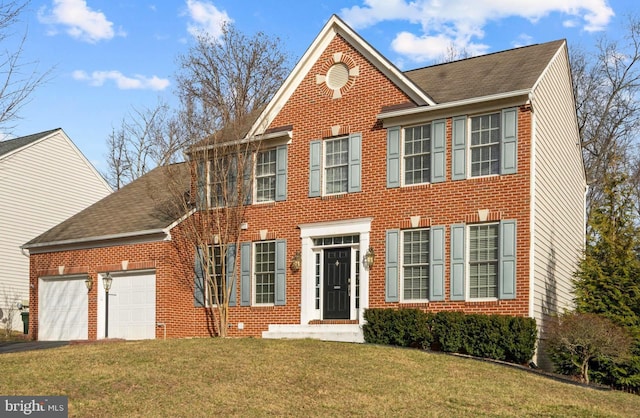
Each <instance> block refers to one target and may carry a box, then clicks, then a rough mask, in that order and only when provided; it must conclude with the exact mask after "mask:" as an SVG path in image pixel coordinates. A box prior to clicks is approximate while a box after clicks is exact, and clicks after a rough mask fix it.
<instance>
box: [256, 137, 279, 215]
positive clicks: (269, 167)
mask: <svg viewBox="0 0 640 418" xmlns="http://www.w3.org/2000/svg"><path fill="white" fill-rule="evenodd" d="M274 200H276V150H275V149H272V150H267V151H262V152H259V153H258V155H257V156H256V201H258V202H272V201H274Z"/></svg>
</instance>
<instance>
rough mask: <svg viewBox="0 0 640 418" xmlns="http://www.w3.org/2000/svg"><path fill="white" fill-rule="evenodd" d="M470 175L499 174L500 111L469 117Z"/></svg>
mask: <svg viewBox="0 0 640 418" xmlns="http://www.w3.org/2000/svg"><path fill="white" fill-rule="evenodd" d="M469 147H470V150H471V177H478V176H489V175H492V174H500V113H492V114H490V115H482V116H474V117H472V118H471V143H470V145H469Z"/></svg>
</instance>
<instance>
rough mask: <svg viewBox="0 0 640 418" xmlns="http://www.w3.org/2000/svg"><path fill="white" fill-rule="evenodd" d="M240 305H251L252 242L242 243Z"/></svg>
mask: <svg viewBox="0 0 640 418" xmlns="http://www.w3.org/2000/svg"><path fill="white" fill-rule="evenodd" d="M240 305H241V306H250V305H251V243H250V242H243V243H242V244H240Z"/></svg>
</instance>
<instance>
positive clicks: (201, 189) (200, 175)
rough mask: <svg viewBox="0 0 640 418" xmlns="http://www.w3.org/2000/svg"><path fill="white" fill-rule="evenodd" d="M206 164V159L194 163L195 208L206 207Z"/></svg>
mask: <svg viewBox="0 0 640 418" xmlns="http://www.w3.org/2000/svg"><path fill="white" fill-rule="evenodd" d="M206 168H207V164H206V161H198V163H197V165H196V208H197V209H199V210H202V209H206V208H207V190H206V185H207V178H206V175H207V169H206Z"/></svg>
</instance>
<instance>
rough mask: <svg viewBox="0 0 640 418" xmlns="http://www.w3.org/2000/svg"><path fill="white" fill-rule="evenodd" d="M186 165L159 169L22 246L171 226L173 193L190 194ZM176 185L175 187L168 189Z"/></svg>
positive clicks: (174, 195)
mask: <svg viewBox="0 0 640 418" xmlns="http://www.w3.org/2000/svg"><path fill="white" fill-rule="evenodd" d="M189 181H190V177H189V166H188V164H187V163H179V164H172V165H169V166H162V167H158V168H156V169H154V170H152V171H150V172H149V173H147V174H145V175H144V176H142V177H140V178H139V179H137V180H135V181H133V182H131V183H129V184H128V185H126V186H124V187H123V188H122V189H120V190H118V191H116V192H114V193H112V194H110V195H109V196H107V197H105V198H104V199H102V200H100V201H98V202H96V203H94V204H93V205H91V206H89V207H88V208H86V209H84V210H83V211H81V212H79V213H77V214H76V215H74V216H72V217H71V218H69V219H67V220H66V221H64V222H62V223H60V224H58V225H56V226H55V227H53V228H51V229H50V230H48V231H47V232H45V233H43V234H42V235H40V236H38V237H37V238H34V239H33V240H31V241H29V242H28V243H26V244H25V245H24V247H25V248H29V247H35V246H42V245H44V244H52V243H58V242H69V241H74V240H87V239H90V238H103V237H108V236H114V235H115V236H117V235H126V234H132V233H136V232H143V231H152V230H159V229H163V228H166V227H167V226H169V225H171V224H172V223H173V222H174V221H175V220H176V219H178V217H179V216H178V214H177V211H176V208H177V207H176V205H172V204H171V201H172V200H173V201H174V202H175V200H176V199H177V198H178V196H177V193H176V190H178V188H180V189H181V190H183V191H184V192H187V191H188V190H189ZM170 184H172V185H173V184H175V185H176V187H170V186H169V185H170Z"/></svg>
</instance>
